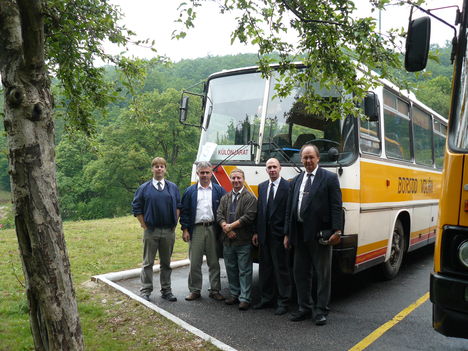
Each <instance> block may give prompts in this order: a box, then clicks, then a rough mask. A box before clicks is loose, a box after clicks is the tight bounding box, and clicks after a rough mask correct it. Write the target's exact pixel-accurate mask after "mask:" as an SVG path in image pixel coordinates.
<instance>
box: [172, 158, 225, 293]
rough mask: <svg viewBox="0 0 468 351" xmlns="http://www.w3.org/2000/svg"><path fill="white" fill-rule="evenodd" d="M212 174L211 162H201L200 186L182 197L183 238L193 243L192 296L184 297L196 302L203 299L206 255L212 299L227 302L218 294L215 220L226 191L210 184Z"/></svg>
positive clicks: (195, 186)
mask: <svg viewBox="0 0 468 351" xmlns="http://www.w3.org/2000/svg"><path fill="white" fill-rule="evenodd" d="M212 174H213V171H212V168H211V164H210V163H209V162H205V161H202V162H199V163H198V164H197V175H198V179H199V182H198V183H196V184H194V185H192V186H189V187H188V188H187V189H186V190H185V193H184V195H183V196H182V209H181V213H180V224H181V227H182V238H183V240H184V241H185V242H190V248H189V259H190V272H189V277H188V287H189V291H190V293H189V294H188V295H187V296H186V297H185V299H186V300H187V301H193V300H196V299H198V298H199V297H200V296H201V288H202V282H203V276H202V271H201V265H202V263H203V255H206V263H207V264H208V268H209V275H210V289H209V291H210V293H209V297H211V298H212V299H214V300H217V301H222V300H224V296H222V295H221V294H220V292H219V291H220V290H221V280H220V268H219V257H218V252H217V245H218V241H219V240H218V239H219V238H218V237H219V233H220V230H221V228H220V227H219V226H218V223H217V220H216V211H217V210H218V206H219V202H220V200H221V197H222V196H223V195H224V194H225V193H226V191H225V190H224V189H223V188H222V187H220V186H219V185H218V184H213V183H212V182H211V176H212Z"/></svg>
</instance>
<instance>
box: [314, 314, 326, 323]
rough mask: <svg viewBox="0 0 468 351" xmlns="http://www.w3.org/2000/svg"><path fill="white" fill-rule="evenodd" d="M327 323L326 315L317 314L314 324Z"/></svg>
mask: <svg viewBox="0 0 468 351" xmlns="http://www.w3.org/2000/svg"><path fill="white" fill-rule="evenodd" d="M325 324H327V317H325V316H324V315H323V314H319V315H317V317H315V325H325Z"/></svg>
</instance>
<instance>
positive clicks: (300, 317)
mask: <svg viewBox="0 0 468 351" xmlns="http://www.w3.org/2000/svg"><path fill="white" fill-rule="evenodd" d="M310 316H311V313H310V312H307V311H297V312H295V313H293V314H292V315H291V317H290V318H289V320H290V321H291V322H300V321H304V320H306V319H307V318H310Z"/></svg>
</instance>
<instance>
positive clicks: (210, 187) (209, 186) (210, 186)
mask: <svg viewBox="0 0 468 351" xmlns="http://www.w3.org/2000/svg"><path fill="white" fill-rule="evenodd" d="M197 189H213V185H212V184H211V181H210V184H208V186H207V187H206V188H204V187H203V186H202V185H201V183H200V182H198V187H197Z"/></svg>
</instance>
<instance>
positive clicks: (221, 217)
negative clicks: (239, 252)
mask: <svg viewBox="0 0 468 351" xmlns="http://www.w3.org/2000/svg"><path fill="white" fill-rule="evenodd" d="M231 203H232V191H230V192H228V193H226V194H225V195H224V196H223V197H222V199H221V202H220V204H219V207H218V214H217V220H218V224H219V225H221V223H223V222H227V223H229V220H228V219H229V208H230V206H231ZM256 216H257V199H256V198H255V196H254V195H253V194H252V193H251V192H250V191H248V190H247V189H246V188H244V190H242V192H241V194H240V195H239V198H238V199H237V209H236V216H235V220H239V222H240V224H241V226H240V227H239V228H236V229H234V231H235V232H236V233H237V237H236V238H235V239H229V238H228V237H227V235H226V234H225V233H224V232H223V244H224V245H227V246H231V245H234V246H238V245H247V244H250V243H251V242H252V236H253V233H254V227H255V218H256Z"/></svg>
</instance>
